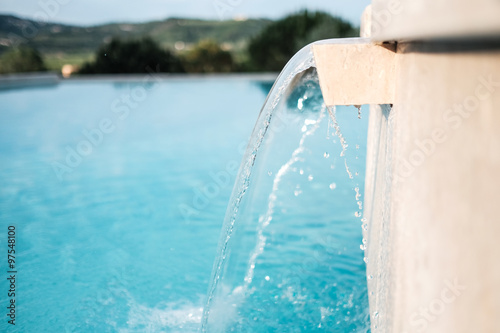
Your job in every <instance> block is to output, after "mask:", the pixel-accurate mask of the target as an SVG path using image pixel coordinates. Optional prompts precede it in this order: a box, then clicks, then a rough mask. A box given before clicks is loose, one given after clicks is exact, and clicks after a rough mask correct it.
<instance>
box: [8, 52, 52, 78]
mask: <svg viewBox="0 0 500 333" xmlns="http://www.w3.org/2000/svg"><path fill="white" fill-rule="evenodd" d="M45 70H47V69H46V67H45V64H44V63H43V59H42V56H41V55H40V53H39V52H38V51H37V50H36V49H33V48H31V47H27V46H21V47H18V48H13V49H10V50H9V51H6V52H5V53H3V54H2V56H1V57H0V73H2V74H6V73H23V72H41V71H45Z"/></svg>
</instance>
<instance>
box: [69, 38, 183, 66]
mask: <svg viewBox="0 0 500 333" xmlns="http://www.w3.org/2000/svg"><path fill="white" fill-rule="evenodd" d="M157 68H158V69H159V71H160V72H167V73H183V72H184V67H183V66H182V63H181V61H180V59H179V58H177V56H175V55H174V54H173V53H171V52H170V51H167V50H163V49H161V48H160V46H159V45H158V44H156V43H155V42H154V41H153V40H152V39H151V38H148V37H146V38H143V39H140V40H129V41H121V40H120V39H118V38H113V39H112V40H111V42H110V43H108V44H104V45H102V46H101V47H100V48H99V50H98V51H97V53H96V57H95V61H93V62H87V63H85V64H84V65H83V66H82V68H81V69H80V71H79V73H82V74H98V73H102V74H118V73H148V69H149V71H151V70H155V71H156V70H157Z"/></svg>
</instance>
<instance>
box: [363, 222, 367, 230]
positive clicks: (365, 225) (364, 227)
mask: <svg viewBox="0 0 500 333" xmlns="http://www.w3.org/2000/svg"><path fill="white" fill-rule="evenodd" d="M362 228H363V230H364V231H368V224H366V223H364V224H363V226H362Z"/></svg>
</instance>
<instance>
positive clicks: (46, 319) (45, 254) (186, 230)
mask: <svg viewBox="0 0 500 333" xmlns="http://www.w3.org/2000/svg"><path fill="white" fill-rule="evenodd" d="M270 83H272V81H270V79H269V78H258V77H253V78H250V77H243V78H242V77H222V78H221V77H213V78H203V79H202V78H185V79H171V80H161V81H158V82H156V81H155V80H150V81H148V82H144V81H141V80H128V81H127V80H122V81H114V80H89V81H85V80H74V81H64V82H62V83H60V84H56V85H51V86H38V87H30V88H24V89H21V88H20V89H11V90H2V91H0V105H1V110H0V184H1V187H0V228H1V229H0V232H1V234H2V235H4V236H1V237H4V238H5V239H6V237H7V228H8V226H15V228H16V240H17V242H16V265H17V266H16V269H17V285H16V286H17V292H16V302H17V303H16V304H17V307H16V326H15V331H19V332H49V331H50V332H65V331H68V332H73V331H74V332H194V331H197V330H198V329H199V327H200V321H201V316H202V311H203V305H204V302H205V297H206V294H207V288H208V285H209V280H210V276H211V270H212V264H213V261H214V258H215V255H216V247H217V241H218V238H219V234H220V230H221V226H222V221H223V218H224V214H225V211H226V206H227V203H228V200H229V197H230V194H231V190H232V187H233V183H234V179H235V176H236V173H237V169H238V166H239V164H240V162H241V158H242V154H243V152H244V150H245V147H246V143H247V141H248V138H249V136H250V134H251V131H252V128H253V125H254V123H255V121H256V119H257V116H258V111H259V110H260V108H261V106H262V104H263V102H264V100H265V97H266V94H267V92H268V90H269V88H270ZM339 114H340V113H339ZM346 114H347V113H346ZM340 117H342V116H340ZM354 118H356V117H354ZM365 118H366V117H365ZM365 118H363V120H360V121H359V122H357V123H356V126H357V128H359V131H357V132H356V135H357V140H360V142H363V135H364V138H366V119H365ZM356 120H357V118H356ZM351 121H352V120H350V118H349V117H348V116H346V117H345V119H339V122H341V123H343V124H347V123H349V122H351ZM348 127H349V126H348ZM363 133H364V134H363ZM333 151H334V150H332V151H331V152H330V154H332V155H333ZM363 154H364V152H363V149H361V150H359V151H358V152H357V157H358V159H359V161H360V164H359V165H363V161H364V155H363ZM344 171H345V170H344ZM359 172H360V173H361V176H360V177H362V175H363V172H364V169H363V168H361V169H360V170H359ZM318 178H321V177H320V176H318ZM344 178H347V177H343V178H340V180H339V181H337V183H336V186H337V187H339V188H342V187H343V185H342V184H340V183H339V182H342V179H344ZM347 179H348V178H347ZM346 182H347V180H346ZM349 186H350V185H348V184H347V183H346V185H345V188H348V187H349ZM351 190H352V189H351ZM361 191H362V189H361ZM349 200H351V201H349V204H348V205H346V206H345V207H348V208H347V209H346V210H345V211H342V212H340V215H348V214H351V213H354V211H351V210H352V203H353V202H354V204H355V201H354V199H352V198H350V199H349ZM335 207H337V209H342V207H344V206H343V205H342V204H335ZM351 215H352V214H351ZM360 226H361V224H353V225H352V228H350V227H349V228H347V229H345V228H344V229H341V230H338V233H337V234H336V236H335V237H339V238H341V239H344V240H349V244H347V245H345V247H350V248H353V247H355V248H357V249H358V251H359V245H360V243H361V228H360ZM343 227H345V226H343ZM292 236H293V235H292ZM344 236H345V237H344ZM2 244H3V243H2ZM343 246H344V245H343ZM2 247H5V246H2ZM2 251H5V252H6V251H7V248H6V247H5V248H3V249H2ZM353 253H354V252H353ZM352 255H353V258H355V260H356V262H359V261H360V260H361V261H362V257H363V255H362V252H361V251H359V252H357V253H354V254H352ZM5 265H6V261H4V262H2V263H1V267H2V271H4V272H5V271H6V270H5ZM357 265H358V264H357ZM363 270H364V266H362V265H358V266H357V268H356V271H357V272H358V273H357V274H358V275H360V276H361V278H360V276H357V277H356V278H353V279H352V281H353V282H352V285H351V286H347V287H345V290H351V289H352V288H353V287H354V288H357V289H359V290H360V293H359V295H361V296H360V297H361V298H362V300H361V303H362V304H360V305H359V306H361V307H366V306H367V305H366V304H365V303H364V302H365V301H366V300H365V298H366V285H363V283H362V282H361V283H360V281H364V271H363ZM3 274H6V273H3ZM349 274H351V273H349ZM0 281H1V282H0V290H2V291H4V290H5V291H6V290H7V289H8V287H9V286H8V281H7V280H6V279H5V278H2V279H0ZM330 292H332V293H334V292H336V291H330ZM294 297H295V296H294ZM347 297H348V295H347ZM339 301H340V302H343V300H342V299H339ZM0 302H1V304H2V305H3V304H6V302H8V298H7V295H6V293H5V292H1V297H0ZM351 302H352V300H351ZM340 306H342V304H341V305H340ZM325 311H326V312H328V311H329V310H328V309H325ZM326 312H325V313H326ZM326 315H328V313H326ZM4 317H5V316H4ZM333 324H334V323H333ZM7 325H8V324H7V321H6V320H2V321H1V322H0V328H1V329H2V330H5V328H6V327H7ZM331 327H333V326H331ZM9 328H11V327H9ZM357 328H359V329H360V330H365V329H366V327H365V326H359V327H355V328H354V329H355V331H356V329H357ZM272 331H273V332H274V331H279V330H272Z"/></svg>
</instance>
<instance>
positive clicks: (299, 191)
mask: <svg viewBox="0 0 500 333" xmlns="http://www.w3.org/2000/svg"><path fill="white" fill-rule="evenodd" d="M301 193H302V191H301V190H295V191H294V192H293V194H294V195H295V196H296V197H298V196H299V195H300V194H301Z"/></svg>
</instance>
